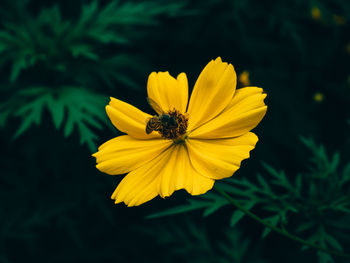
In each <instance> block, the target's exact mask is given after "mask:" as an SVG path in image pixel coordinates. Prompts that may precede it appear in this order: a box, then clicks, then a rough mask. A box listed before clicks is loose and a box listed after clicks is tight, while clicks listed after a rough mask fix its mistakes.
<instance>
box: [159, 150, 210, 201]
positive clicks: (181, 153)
mask: <svg viewBox="0 0 350 263" xmlns="http://www.w3.org/2000/svg"><path fill="white" fill-rule="evenodd" d="M213 185H214V180H212V179H209V178H207V177H204V176H202V175H201V174H199V173H198V172H197V171H196V170H195V169H194V168H193V166H192V164H191V162H190V158H189V155H188V151H187V149H186V147H185V145H182V144H179V145H177V146H174V150H173V153H172V155H171V156H170V159H169V161H168V163H167V164H166V166H165V167H164V169H163V170H162V172H161V174H160V185H159V194H160V196H161V197H163V198H164V197H166V196H170V195H172V193H173V192H174V191H176V190H180V189H185V190H186V191H187V192H188V193H190V194H191V195H199V194H204V193H205V192H207V191H208V190H210V189H211V188H212V187H213Z"/></svg>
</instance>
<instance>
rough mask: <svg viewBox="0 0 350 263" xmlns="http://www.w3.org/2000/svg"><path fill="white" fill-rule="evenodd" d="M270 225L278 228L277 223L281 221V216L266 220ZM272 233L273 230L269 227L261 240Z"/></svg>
mask: <svg viewBox="0 0 350 263" xmlns="http://www.w3.org/2000/svg"><path fill="white" fill-rule="evenodd" d="M264 220H265V221H266V222H267V223H268V224H270V225H272V226H277V223H278V222H279V221H280V217H279V215H274V216H270V217H267V218H265V219H264ZM271 231H272V229H271V228H269V227H265V229H264V231H263V233H262V235H261V238H265V237H266V236H267V235H268V234H270V233H271Z"/></svg>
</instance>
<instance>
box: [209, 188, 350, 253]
mask: <svg viewBox="0 0 350 263" xmlns="http://www.w3.org/2000/svg"><path fill="white" fill-rule="evenodd" d="M214 189H215V190H216V191H217V192H219V193H220V194H221V195H222V196H223V197H225V198H226V199H227V201H229V202H230V203H231V204H232V205H234V206H235V207H237V208H238V209H239V210H241V211H242V212H243V213H244V214H246V215H247V216H249V217H250V218H252V219H254V220H255V221H258V222H259V223H260V224H262V225H264V226H266V227H268V228H270V229H272V230H273V231H275V232H277V233H279V234H280V235H282V236H285V237H287V238H289V239H292V240H294V241H296V242H299V243H301V244H303V245H305V246H308V247H312V248H314V249H317V250H320V251H323V252H325V253H328V254H331V255H334V256H339V257H343V258H347V259H350V255H349V254H345V253H342V252H339V251H335V250H331V249H327V248H324V247H321V246H318V245H316V244H314V243H311V242H308V241H306V240H305V239H302V238H300V237H298V236H295V235H292V234H289V233H288V232H287V231H285V230H283V229H281V228H278V227H276V226H273V225H271V224H269V223H267V222H265V220H263V219H262V218H260V217H258V216H257V215H255V214H253V213H252V212H250V211H249V210H247V209H245V208H244V207H242V206H241V205H240V204H238V203H237V202H236V201H235V200H234V199H233V198H232V197H231V196H229V195H228V194H227V193H226V192H225V191H224V190H222V189H221V188H220V187H218V186H216V185H215V186H214Z"/></svg>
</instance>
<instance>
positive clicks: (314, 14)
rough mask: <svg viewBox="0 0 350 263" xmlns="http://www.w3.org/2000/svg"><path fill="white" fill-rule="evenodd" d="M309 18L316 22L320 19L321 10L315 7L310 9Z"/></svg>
mask: <svg viewBox="0 0 350 263" xmlns="http://www.w3.org/2000/svg"><path fill="white" fill-rule="evenodd" d="M311 17H312V18H313V20H316V21H317V20H320V19H321V10H320V9H319V8H318V7H317V6H313V7H312V8H311Z"/></svg>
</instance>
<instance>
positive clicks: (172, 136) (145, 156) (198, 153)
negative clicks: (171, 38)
mask: <svg viewBox="0 0 350 263" xmlns="http://www.w3.org/2000/svg"><path fill="white" fill-rule="evenodd" d="M236 82H237V77H236V73H235V70H234V68H233V66H232V65H231V64H227V63H224V62H222V61H221V58H217V59H216V60H215V61H210V62H209V64H208V65H207V66H206V67H205V68H204V69H203V71H202V72H201V74H200V76H199V77H198V80H197V81H196V84H195V86H194V88H193V92H192V95H191V98H190V100H189V101H188V83H187V77H186V74H185V73H181V74H179V75H178V76H177V78H176V79H175V78H173V77H172V76H171V75H169V73H168V72H159V73H155V72H153V73H152V74H150V76H149V78H148V84H147V92H148V98H149V101H150V102H151V105H152V107H153V108H154V110H155V111H156V112H157V113H158V115H155V116H151V115H149V114H147V113H144V112H142V111H140V110H139V109H137V108H135V107H134V106H132V105H130V104H128V103H126V102H123V101H120V100H118V99H115V98H111V101H110V103H109V105H108V106H107V107H106V111H107V114H108V116H109V118H110V120H111V121H112V123H113V125H114V126H115V127H116V128H117V129H118V130H120V131H122V132H124V133H126V134H127V135H122V136H119V137H116V138H114V139H111V140H110V141H107V142H106V143H104V144H103V145H101V146H100V147H99V149H98V152H97V153H95V154H94V155H93V156H94V157H96V161H97V166H96V167H97V169H99V170H100V171H102V172H104V173H107V174H111V175H117V174H124V173H128V174H127V175H126V176H125V177H124V178H123V180H122V181H121V182H120V184H119V185H118V187H117V188H116V190H115V191H114V193H113V194H112V199H114V200H115V203H121V202H124V203H125V204H126V205H128V206H137V205H140V204H143V203H145V202H147V201H149V200H151V199H153V198H154V197H156V196H157V195H160V196H161V197H163V198H164V197H167V196H170V195H171V194H172V193H173V192H174V191H176V190H179V189H185V190H186V191H187V192H188V193H190V194H191V195H200V194H203V193H205V192H207V191H208V190H210V189H211V188H212V187H213V185H214V181H215V180H219V179H222V178H226V177H230V176H232V174H233V173H234V172H235V171H236V170H237V169H238V168H239V167H240V165H241V162H242V160H244V159H246V158H249V152H250V151H251V150H252V149H254V147H255V144H256V143H257V141H258V137H257V136H256V135H255V134H254V133H252V132H250V130H251V129H253V128H254V127H255V126H257V125H258V123H259V122H260V121H261V119H262V118H263V117H264V115H265V112H266V109H267V107H266V105H265V103H264V98H265V97H266V94H263V90H262V89H261V88H257V87H245V88H242V89H238V90H236Z"/></svg>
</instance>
